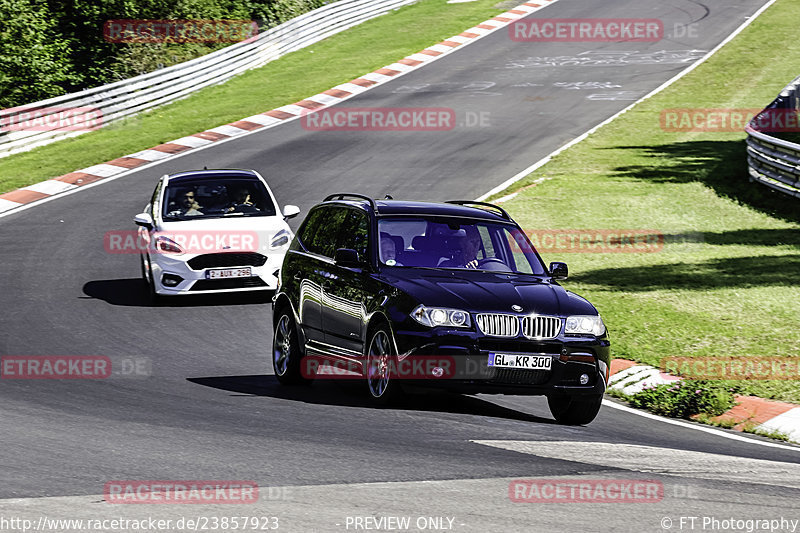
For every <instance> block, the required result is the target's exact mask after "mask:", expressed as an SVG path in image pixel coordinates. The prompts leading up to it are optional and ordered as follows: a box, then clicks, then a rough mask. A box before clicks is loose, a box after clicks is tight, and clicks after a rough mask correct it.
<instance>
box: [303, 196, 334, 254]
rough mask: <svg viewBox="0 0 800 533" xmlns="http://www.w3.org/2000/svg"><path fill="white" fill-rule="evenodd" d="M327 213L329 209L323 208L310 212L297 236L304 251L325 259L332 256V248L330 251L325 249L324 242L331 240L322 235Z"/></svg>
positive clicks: (329, 237)
mask: <svg viewBox="0 0 800 533" xmlns="http://www.w3.org/2000/svg"><path fill="white" fill-rule="evenodd" d="M329 211H330V209H326V208H324V207H323V208H320V209H316V210H314V211H312V212H311V213H310V214H309V215H308V218H307V219H306V221H305V222H304V223H303V227H302V228H300V231H299V232H298V234H297V238H298V240H299V241H300V242H301V243H302V244H303V246H304V247H305V249H306V250H308V251H309V252H312V253H315V254H320V255H324V256H327V257H331V256H333V251H332V248H333V247H331V249H330V250H328V249H326V247H325V244H326V240H327V242H331V241H332V239H331V236H330V235H325V234H324V233H323V228H322V226H323V223H324V222H325V218H326V215H327V214H328V212H329Z"/></svg>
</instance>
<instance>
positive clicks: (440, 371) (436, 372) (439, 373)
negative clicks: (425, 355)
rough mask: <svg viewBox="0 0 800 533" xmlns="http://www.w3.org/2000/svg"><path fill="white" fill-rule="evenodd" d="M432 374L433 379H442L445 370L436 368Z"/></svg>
mask: <svg viewBox="0 0 800 533" xmlns="http://www.w3.org/2000/svg"><path fill="white" fill-rule="evenodd" d="M431 374H433V377H435V378H440V377H442V376H443V375H444V368H442V367H440V366H435V367H433V370H432V371H431Z"/></svg>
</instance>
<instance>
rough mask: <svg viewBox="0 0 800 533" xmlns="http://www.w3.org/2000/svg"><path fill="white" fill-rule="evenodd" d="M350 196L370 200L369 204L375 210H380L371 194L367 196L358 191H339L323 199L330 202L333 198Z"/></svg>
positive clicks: (340, 198)
mask: <svg viewBox="0 0 800 533" xmlns="http://www.w3.org/2000/svg"><path fill="white" fill-rule="evenodd" d="M348 196H350V197H352V198H358V199H359V200H366V201H368V202H369V205H370V206H372V210H373V211H376V212H377V211H378V205H377V204H376V203H375V200H373V199H372V198H370V197H369V196H366V195H364V194H356V193H351V192H339V193H336V194H331V195H329V196H327V197H326V198H325V199H324V200H323V202H329V201H331V200H344V199H345V198H346V197H348Z"/></svg>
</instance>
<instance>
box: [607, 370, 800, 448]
mask: <svg viewBox="0 0 800 533" xmlns="http://www.w3.org/2000/svg"><path fill="white" fill-rule="evenodd" d="M681 379H682V378H680V377H678V376H672V375H670V374H666V373H664V372H662V371H661V370H659V369H658V368H655V367H653V366H650V365H643V364H638V363H635V362H633V361H628V360H625V359H614V360H613V361H612V362H611V377H610V378H609V380H608V388H609V389H613V390H618V391H620V392H622V393H624V394H636V393H637V392H641V391H642V390H644V389H645V388H647V387H653V386H657V385H662V384H665V383H676V382H679V381H681ZM735 398H736V402H737V405H736V406H735V407H733V408H732V409H730V410H728V411H726V412H724V413H722V414H721V415H719V416H716V417H714V418H713V420H716V421H723V420H724V421H729V420H732V421H735V422H736V425H735V426H734V428H733V429H737V430H740V431H741V430H742V428H743V427H744V426H745V425H746V424H747V425H754V426H755V430H761V431H765V432H778V433H783V434H784V435H786V436H787V437H789V440H791V441H792V442H796V443H800V406H797V405H795V404H791V403H786V402H778V401H775V400H765V399H763V398H758V397H756V396H741V395H736V397H735Z"/></svg>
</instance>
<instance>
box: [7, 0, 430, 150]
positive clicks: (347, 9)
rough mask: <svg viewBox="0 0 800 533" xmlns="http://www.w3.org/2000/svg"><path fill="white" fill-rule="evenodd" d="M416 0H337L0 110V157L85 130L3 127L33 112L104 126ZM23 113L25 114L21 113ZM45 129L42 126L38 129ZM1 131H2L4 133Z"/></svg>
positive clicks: (39, 117) (40, 116) (49, 119)
mask: <svg viewBox="0 0 800 533" xmlns="http://www.w3.org/2000/svg"><path fill="white" fill-rule="evenodd" d="M415 1H416V0H338V1H336V2H334V3H332V4H328V5H325V6H323V7H320V8H317V9H315V10H313V11H310V12H308V13H305V14H303V15H300V16H299V17H296V18H293V19H291V20H289V21H287V22H284V23H283V24H281V25H279V26H276V27H274V28H271V29H269V30H267V31H265V32H263V33H261V34H259V35H258V36H257V37H256V38H255V39H253V40H251V41H250V42H241V43H236V44H234V45H231V46H228V47H225V48H223V49H221V50H217V51H215V52H212V53H210V54H207V55H204V56H202V57H198V58H196V59H193V60H191V61H186V62H184V63H180V64H178V65H173V66H171V67H167V68H164V69H160V70H157V71H154V72H150V73H147V74H142V75H141V76H136V77H133V78H129V79H126V80H122V81H118V82H115V83H110V84H107V85H103V86H100V87H95V88H93V89H87V90H85V91H81V92H78V93H71V94H66V95H63V96H58V97H55V98H49V99H47V100H42V101H40V102H36V103H33V104H28V105H25V106H20V107H14V108H9V109H4V110H1V111H0V157H5V156H8V155H11V154H14V153H18V152H24V151H27V150H30V149H32V148H36V147H37V146H42V145H45V144H48V143H51V142H54V141H57V140H60V139H64V138H67V137H74V136H76V135H81V134H83V133H86V131H85V130H84V131H72V130H71V128H72V127H73V126H71V125H69V124H66V125H63V126H58V127H56V126H52V127H50V126H48V127H47V128H46V131H33V130H31V129H27V130H20V131H9V129H8V128H5V127H3V125H7V124H13V123H19V122H20V121H21V120H22V117H24V116H30V115H31V114H37V121H38V122H39V123H45V122H53V121H56V122H57V121H58V120H57V119H58V113H59V111H61V112H63V110H64V109H75V108H94V109H96V110H98V111H99V113H102V126H106V125H108V124H110V123H112V122H114V121H117V120H120V119H122V118H125V117H129V116H132V115H135V114H136V113H140V112H142V111H146V110H149V109H153V108H155V107H157V106H160V105H163V104H167V103H170V102H174V101H176V100H179V99H181V98H185V97H187V96H189V95H190V94H191V93H193V92H195V91H198V90H200V89H202V88H204V87H208V86H210V85H215V84H219V83H223V82H225V81H227V80H229V79H230V78H232V77H233V76H236V75H237V74H240V73H242V72H244V71H246V70H250V69H253V68H257V67H260V66H262V65H265V64H266V63H268V62H270V61H272V60H274V59H278V58H279V57H281V56H283V55H285V54H287V53H289V52H293V51H295V50H299V49H301V48H304V47H306V46H309V45H311V44H314V43H316V42H318V41H321V40H322V39H325V38H326V37H330V36H331V35H334V34H336V33H338V32H340V31H343V30H346V29H347V28H350V27H352V26H355V25H357V24H359V23H361V22H364V21H365V20H368V19H371V18H374V17H377V16H379V15H383V14H385V13H388V12H389V11H391V10H393V9H397V8H399V7H401V6H404V5H408V4H413V3H414V2H415ZM23 113H27V115H23ZM40 129H45V128H40ZM4 130H5V131H4Z"/></svg>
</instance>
